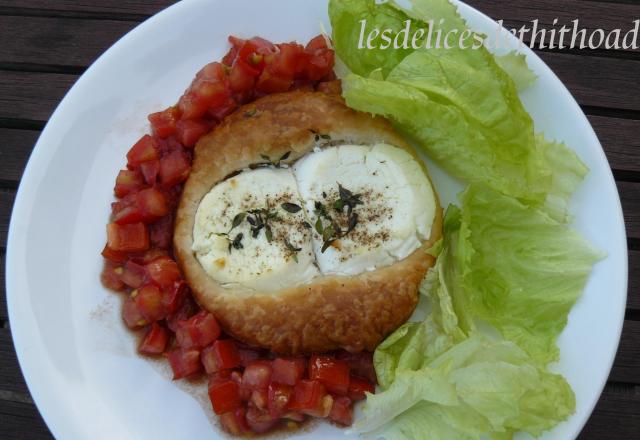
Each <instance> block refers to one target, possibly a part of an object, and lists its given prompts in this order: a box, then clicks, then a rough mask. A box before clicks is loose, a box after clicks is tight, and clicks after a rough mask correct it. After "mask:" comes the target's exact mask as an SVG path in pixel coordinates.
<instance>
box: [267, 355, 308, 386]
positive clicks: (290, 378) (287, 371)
mask: <svg viewBox="0 0 640 440" xmlns="http://www.w3.org/2000/svg"><path fill="white" fill-rule="evenodd" d="M305 364H306V361H305V359H304V358H293V359H285V358H276V359H275V360H274V361H273V363H272V368H273V374H272V375H271V380H272V381H274V382H278V383H282V384H286V385H295V384H296V383H297V382H298V381H299V380H300V379H302V376H303V375H304V370H305V367H306V365H305Z"/></svg>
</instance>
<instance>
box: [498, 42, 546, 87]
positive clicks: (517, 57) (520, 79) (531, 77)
mask: <svg viewBox="0 0 640 440" xmlns="http://www.w3.org/2000/svg"><path fill="white" fill-rule="evenodd" d="M496 63H498V66H500V68H501V69H502V70H504V71H505V72H507V74H508V75H509V76H510V77H511V79H513V82H514V84H515V85H516V88H517V89H518V91H522V90H526V89H528V88H529V87H531V86H532V85H533V84H534V83H535V82H536V80H537V79H538V76H537V75H536V74H535V73H533V72H532V71H531V69H529V66H528V65H527V58H526V57H525V56H524V54H521V53H518V52H516V51H512V52H509V53H508V54H506V55H500V56H497V57H496Z"/></svg>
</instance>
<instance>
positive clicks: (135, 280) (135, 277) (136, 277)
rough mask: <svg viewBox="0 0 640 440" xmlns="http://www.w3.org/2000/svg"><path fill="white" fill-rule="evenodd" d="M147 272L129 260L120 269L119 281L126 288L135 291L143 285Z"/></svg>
mask: <svg viewBox="0 0 640 440" xmlns="http://www.w3.org/2000/svg"><path fill="white" fill-rule="evenodd" d="M146 276H147V272H146V271H145V269H144V266H141V265H139V264H137V263H135V262H133V261H131V260H129V261H127V262H126V264H125V265H124V267H123V268H122V273H121V275H120V279H121V280H122V282H123V283H125V284H126V285H127V286H129V287H132V288H134V289H137V288H138V287H140V286H142V285H143V284H144V281H145V278H146Z"/></svg>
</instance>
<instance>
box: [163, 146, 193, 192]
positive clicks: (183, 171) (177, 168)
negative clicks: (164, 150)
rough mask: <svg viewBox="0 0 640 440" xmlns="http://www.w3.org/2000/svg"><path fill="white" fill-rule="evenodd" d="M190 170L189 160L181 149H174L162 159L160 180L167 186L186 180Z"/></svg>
mask: <svg viewBox="0 0 640 440" xmlns="http://www.w3.org/2000/svg"><path fill="white" fill-rule="evenodd" d="M190 171H191V165H190V164H189V160H188V159H187V157H186V156H185V154H184V153H182V152H181V151H174V152H173V153H170V154H168V155H167V156H165V157H163V158H162V159H161V160H160V182H161V183H162V185H164V186H165V187H169V186H173V185H176V184H178V183H181V182H184V181H185V180H186V179H187V177H189V172H190Z"/></svg>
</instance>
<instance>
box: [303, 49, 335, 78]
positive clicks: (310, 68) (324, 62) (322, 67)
mask: <svg viewBox="0 0 640 440" xmlns="http://www.w3.org/2000/svg"><path fill="white" fill-rule="evenodd" d="M334 62H335V54H334V52H333V51H332V50H329V49H327V50H324V51H323V50H320V51H316V53H315V54H314V55H312V56H311V58H310V59H309V62H308V63H307V68H306V73H307V78H309V79H310V80H313V81H320V80H322V79H324V78H328V77H329V76H330V74H331V73H332V72H333V65H334Z"/></svg>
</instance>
